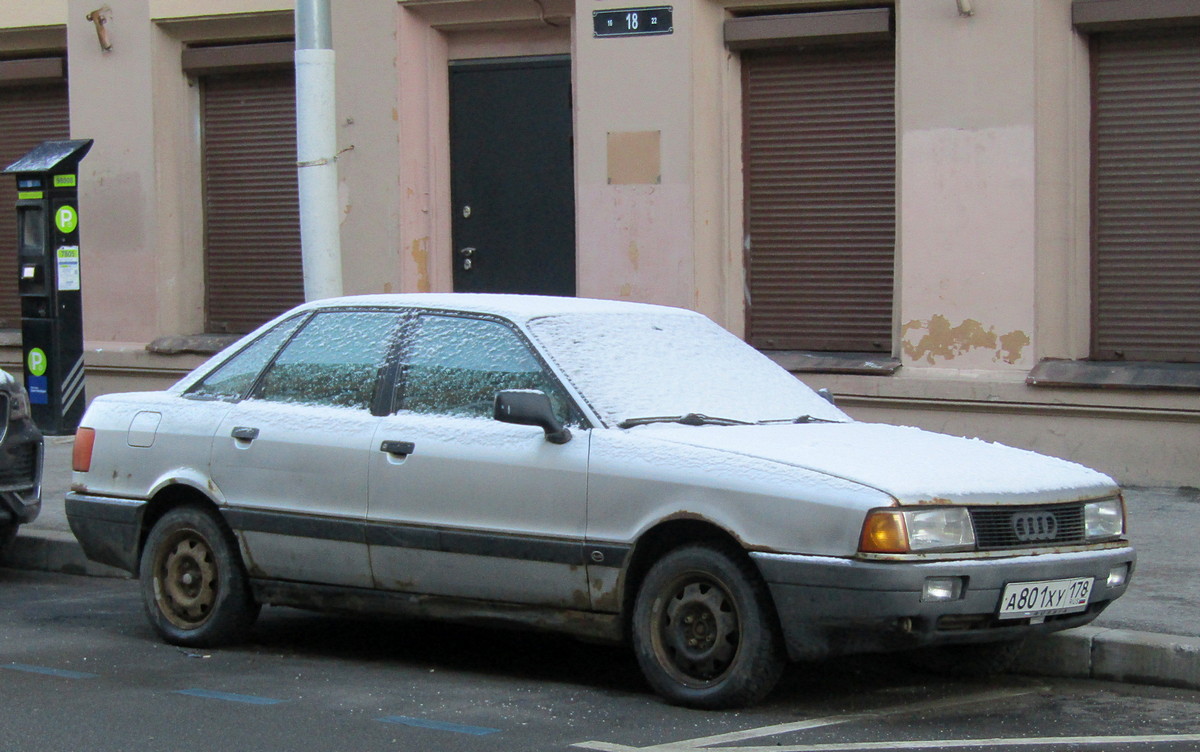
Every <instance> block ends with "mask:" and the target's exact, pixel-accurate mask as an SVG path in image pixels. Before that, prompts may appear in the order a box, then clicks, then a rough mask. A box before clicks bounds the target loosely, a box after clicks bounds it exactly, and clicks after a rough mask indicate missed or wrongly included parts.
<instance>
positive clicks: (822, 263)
mask: <svg viewBox="0 0 1200 752" xmlns="http://www.w3.org/2000/svg"><path fill="white" fill-rule="evenodd" d="M742 69H743V99H744V119H745V128H744V133H745V135H744V139H745V141H744V160H745V175H746V223H747V231H748V234H749V249H748V255H747V262H746V273H747V286H748V292H749V300H748V306H747V308H748V324H749V325H748V331H749V336H748V338H749V341H750V342H751V344H753V345H755V346H756V347H759V348H762V349H767V350H817V351H844V352H862V353H890V352H891V348H892V331H893V326H892V301H893V280H894V263H895V262H894V258H895V234H896V231H895V228H896V206H895V204H896V200H895V183H896V107H895V51H894V45H893V43H892V42H891V41H887V42H883V43H872V44H856V45H852V46H824V47H822V46H816V47H805V48H804V49H799V50H797V49H790V50H771V49H767V50H747V51H746V52H744V53H743V56H742Z"/></svg>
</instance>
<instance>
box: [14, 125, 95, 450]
mask: <svg viewBox="0 0 1200 752" xmlns="http://www.w3.org/2000/svg"><path fill="white" fill-rule="evenodd" d="M91 148H92V140H91V139H83V140H73V141H43V142H42V143H41V144H40V145H38V146H36V147H34V149H33V150H32V151H30V152H29V153H28V154H26V155H25V156H23V157H21V158H20V159H19V160H17V161H16V162H14V163H12V164H11V165H9V166H8V167H7V168H5V170H4V172H6V173H9V174H13V175H15V176H16V178H17V273H18V275H19V276H18V283H17V288H18V292H19V294H20V298H21V344H22V353H23V355H24V368H25V389H26V390H27V391H28V392H29V402H30V405H31V408H32V411H33V420H34V422H35V423H37V425H38V428H40V429H41V430H42V432H43V433H45V434H48V435H51V436H62V435H67V434H71V433H74V432H75V429H76V428H78V427H79V421H80V419H81V418H82V417H83V408H84V402H85V399H84V391H83V382H84V379H83V306H82V300H81V292H80V288H81V285H80V282H81V279H80V263H79V262H80V257H79V200H78V199H79V187H78V186H79V162H80V160H82V159H83V158H84V156H85V155H86V154H87V153H88V150H89V149H91Z"/></svg>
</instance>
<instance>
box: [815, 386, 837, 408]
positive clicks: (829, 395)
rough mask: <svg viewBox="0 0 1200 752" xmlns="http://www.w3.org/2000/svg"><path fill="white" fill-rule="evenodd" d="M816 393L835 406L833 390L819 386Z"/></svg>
mask: <svg viewBox="0 0 1200 752" xmlns="http://www.w3.org/2000/svg"><path fill="white" fill-rule="evenodd" d="M817 394H818V395H820V397H821V399H823V400H825V401H826V402H828V403H829V404H831V405H833V406H834V407H837V402H836V401H835V400H834V399H833V392H831V391H829V389H827V388H826V387H821V388H820V389H818V390H817Z"/></svg>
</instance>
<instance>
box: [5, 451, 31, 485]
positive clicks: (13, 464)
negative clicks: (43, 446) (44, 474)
mask: <svg viewBox="0 0 1200 752" xmlns="http://www.w3.org/2000/svg"><path fill="white" fill-rule="evenodd" d="M5 459H6V460H7V461H6V462H0V491H27V490H29V489H32V488H33V487H34V486H35V485H36V483H37V481H36V478H35V476H36V475H37V445H36V444H25V445H22V446H19V447H14V448H13V449H12V450H11V451H9V452H8V454H7V455H6V457H5Z"/></svg>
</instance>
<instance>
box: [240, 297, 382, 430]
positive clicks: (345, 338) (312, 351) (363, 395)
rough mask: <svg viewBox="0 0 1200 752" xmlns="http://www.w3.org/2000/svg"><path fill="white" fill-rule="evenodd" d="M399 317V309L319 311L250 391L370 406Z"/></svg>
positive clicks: (278, 398)
mask: <svg viewBox="0 0 1200 752" xmlns="http://www.w3.org/2000/svg"><path fill="white" fill-rule="evenodd" d="M399 318H400V316H399V314H398V313H396V312H394V311H392V312H389V311H326V312H322V313H318V314H316V315H315V316H313V317H312V319H311V320H309V322H308V323H307V324H306V325H305V326H304V328H303V329H301V330H300V331H299V332H298V333H297V334H296V336H295V337H293V338H292V340H291V341H290V342H288V343H287V345H286V346H284V348H283V351H282V352H280V353H279V357H277V358H276V359H275V361H274V362H273V363H271V365H270V366H268V367H267V370H266V372H265V373H263V376H262V378H261V379H260V380H259V383H258V386H256V387H255V388H254V392H253V393H252V394H251V395H250V396H251V397H252V398H253V399H261V400H266V401H269V402H288V403H294V404H306V405H330V406H335V407H353V408H361V409H369V408H370V407H371V402H372V401H373V400H374V396H375V387H376V384H377V383H378V382H379V375H380V371H381V369H382V367H383V363H384V360H385V358H386V357H387V353H388V349H389V348H390V347H391V343H392V337H393V335H394V333H395V330H396V325H397V322H398V321H399Z"/></svg>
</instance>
